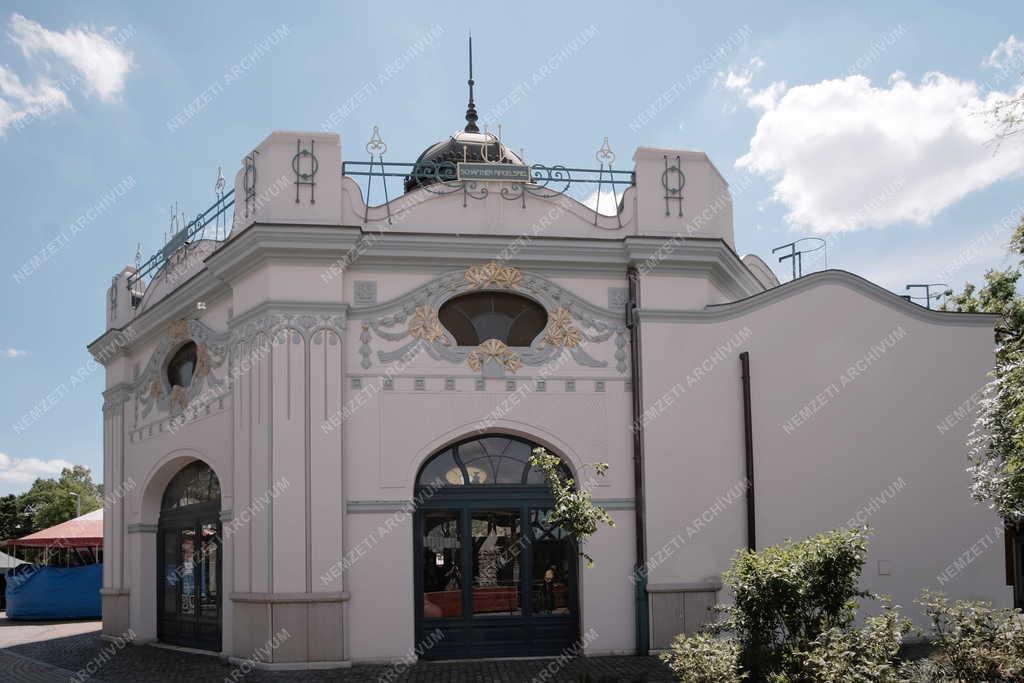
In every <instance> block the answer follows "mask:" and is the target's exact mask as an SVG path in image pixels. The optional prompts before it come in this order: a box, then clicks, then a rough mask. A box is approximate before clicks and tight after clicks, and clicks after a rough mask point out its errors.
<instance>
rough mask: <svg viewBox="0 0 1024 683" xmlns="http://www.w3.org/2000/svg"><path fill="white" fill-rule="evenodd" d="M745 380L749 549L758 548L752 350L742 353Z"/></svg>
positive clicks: (744, 430)
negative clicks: (751, 382) (751, 394)
mask: <svg viewBox="0 0 1024 683" xmlns="http://www.w3.org/2000/svg"><path fill="white" fill-rule="evenodd" d="M740 368H741V369H742V373H741V376H742V380H743V441H744V447H745V449H744V450H745V454H746V462H747V549H748V550H757V532H756V528H755V516H754V424H753V419H752V418H751V415H750V352H748V351H744V352H743V353H741V354H740Z"/></svg>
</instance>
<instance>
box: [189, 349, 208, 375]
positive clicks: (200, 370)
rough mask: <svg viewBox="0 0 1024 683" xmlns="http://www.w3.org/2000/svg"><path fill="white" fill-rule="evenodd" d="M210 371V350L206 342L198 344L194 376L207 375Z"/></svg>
mask: <svg viewBox="0 0 1024 683" xmlns="http://www.w3.org/2000/svg"><path fill="white" fill-rule="evenodd" d="M209 372H210V352H209V350H207V348H206V344H196V369H195V372H194V373H193V377H195V378H197V379H198V378H202V377H206V375H207V374H209Z"/></svg>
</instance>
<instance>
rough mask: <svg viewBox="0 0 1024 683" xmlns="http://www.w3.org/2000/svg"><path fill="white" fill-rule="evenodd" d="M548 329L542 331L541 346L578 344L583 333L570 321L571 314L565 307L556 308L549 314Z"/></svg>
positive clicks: (572, 345) (573, 345)
mask: <svg viewBox="0 0 1024 683" xmlns="http://www.w3.org/2000/svg"><path fill="white" fill-rule="evenodd" d="M548 317H549V320H548V329H547V331H545V332H544V339H543V340H542V342H541V346H542V347H543V346H546V345H550V346H568V347H575V346H579V345H580V342H582V341H583V335H582V334H581V333H580V331H579V329H578V328H577V327H576V325H574V324H573V322H572V315H571V314H570V313H569V311H568V309H566V308H556V309H555V310H553V311H551V313H550V314H549V316H548Z"/></svg>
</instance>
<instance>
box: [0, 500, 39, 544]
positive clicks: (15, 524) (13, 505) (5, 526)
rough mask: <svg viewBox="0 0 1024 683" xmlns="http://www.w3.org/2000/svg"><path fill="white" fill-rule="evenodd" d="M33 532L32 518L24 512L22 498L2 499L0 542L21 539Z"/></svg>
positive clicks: (0, 505) (0, 504)
mask: <svg viewBox="0 0 1024 683" xmlns="http://www.w3.org/2000/svg"><path fill="white" fill-rule="evenodd" d="M32 531H33V527H32V516H31V515H28V514H26V513H25V511H24V507H23V505H22V503H21V496H16V495H14V494H13V493H12V494H9V495H6V496H3V497H0V541H8V540H10V539H12V538H21V537H22V536H25V535H26V534H30V533H32Z"/></svg>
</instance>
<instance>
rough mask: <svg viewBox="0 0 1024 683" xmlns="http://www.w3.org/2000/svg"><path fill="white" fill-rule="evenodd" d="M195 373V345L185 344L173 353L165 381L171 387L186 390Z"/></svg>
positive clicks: (192, 343)
mask: <svg viewBox="0 0 1024 683" xmlns="http://www.w3.org/2000/svg"><path fill="white" fill-rule="evenodd" d="M195 371H196V343H195V342H191V341H190V342H187V343H186V344H183V345H182V347H181V348H180V349H178V350H177V351H175V352H174V356H172V357H171V362H170V363H168V364H167V381H168V382H170V383H171V386H172V387H184V388H186V389H187V388H188V387H189V386H190V385H191V384H192V375H194V374H195Z"/></svg>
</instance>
